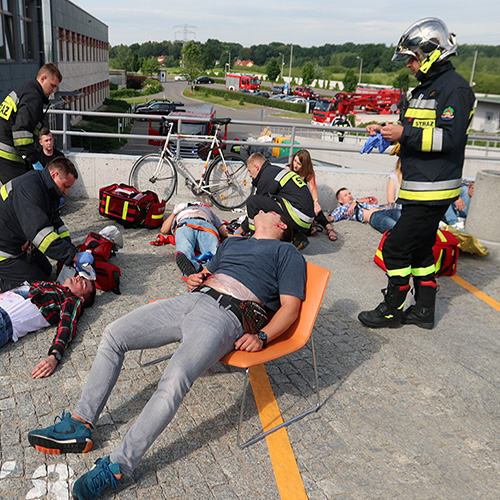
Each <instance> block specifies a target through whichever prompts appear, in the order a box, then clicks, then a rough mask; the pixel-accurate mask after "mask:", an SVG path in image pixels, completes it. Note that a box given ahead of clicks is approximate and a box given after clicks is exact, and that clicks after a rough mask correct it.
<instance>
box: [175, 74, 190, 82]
mask: <svg viewBox="0 0 500 500" xmlns="http://www.w3.org/2000/svg"><path fill="white" fill-rule="evenodd" d="M174 80H175V81H176V82H180V81H184V80H187V78H186V75H175V76H174Z"/></svg>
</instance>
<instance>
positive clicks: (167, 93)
mask: <svg viewBox="0 0 500 500" xmlns="http://www.w3.org/2000/svg"><path fill="white" fill-rule="evenodd" d="M186 86H187V82H183V81H180V82H179V81H167V83H164V84H163V88H164V90H163V92H159V93H158V94H154V95H152V96H150V98H151V99H154V98H168V99H172V100H173V101H180V102H183V103H184V104H185V105H186V106H201V105H202V104H203V102H202V101H199V100H197V99H193V98H191V97H186V96H184V95H183V93H182V92H183V91H184V89H185V88H186ZM214 86H215V87H220V88H222V87H223V86H222V85H217V84H215V85H214ZM214 106H215V110H216V116H217V118H227V117H229V118H232V119H233V120H248V121H261V122H262V128H259V127H258V126H255V127H251V128H250V127H248V126H246V125H230V126H229V136H228V138H229V139H230V140H232V139H234V138H235V137H238V138H239V139H242V138H246V137H248V135H249V134H251V135H254V136H258V135H259V133H260V131H261V129H263V128H264V126H265V125H268V124H271V123H280V122H281V123H282V122H287V123H290V125H292V124H294V123H303V124H304V123H305V124H309V123H310V120H309V119H296V118H283V117H277V116H274V115H277V114H280V113H283V111H282V110H279V109H274V108H266V107H264V106H262V107H256V108H247V109H233V108H229V107H227V106H222V105H219V104H215V105H214ZM148 123H149V120H146V121H140V120H136V121H135V123H134V126H133V129H132V132H131V133H132V134H136V135H143V134H147V133H148ZM157 150H158V147H157V146H150V145H148V144H147V141H145V140H144V139H129V140H128V142H127V144H126V145H125V146H123V148H121V149H120V150H119V151H118V152H119V153H122V154H133V155H140V154H145V153H149V152H155V151H157Z"/></svg>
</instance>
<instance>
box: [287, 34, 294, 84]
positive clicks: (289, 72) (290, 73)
mask: <svg viewBox="0 0 500 500" xmlns="http://www.w3.org/2000/svg"><path fill="white" fill-rule="evenodd" d="M292 58H293V43H291V44H290V67H289V68H288V89H287V91H288V90H290V89H291V88H292ZM286 93H288V92H286Z"/></svg>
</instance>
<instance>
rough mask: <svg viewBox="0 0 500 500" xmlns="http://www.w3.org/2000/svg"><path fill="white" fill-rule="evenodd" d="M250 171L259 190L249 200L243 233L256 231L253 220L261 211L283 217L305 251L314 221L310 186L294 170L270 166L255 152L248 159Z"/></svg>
mask: <svg viewBox="0 0 500 500" xmlns="http://www.w3.org/2000/svg"><path fill="white" fill-rule="evenodd" d="M247 167H248V172H249V173H250V177H252V179H253V180H252V184H253V185H254V186H255V188H256V192H255V195H253V196H250V198H248V200H247V213H248V217H247V218H246V219H245V220H244V221H243V224H242V225H241V230H242V231H243V232H245V233H247V232H248V231H249V230H250V231H253V230H254V229H255V228H254V225H253V218H254V216H255V215H257V214H258V213H259V211H260V210H262V211H264V212H276V213H279V214H282V215H284V216H285V217H286V218H287V219H288V220H289V222H290V224H291V226H292V228H293V230H294V240H293V243H294V245H295V246H296V247H297V248H298V249H299V250H303V249H304V248H305V247H306V246H307V245H308V243H309V240H308V239H307V235H309V234H310V232H311V225H312V223H313V221H314V217H315V214H314V201H313V199H312V195H311V192H310V191H309V188H308V187H307V183H306V182H305V181H304V180H303V179H302V177H300V175H298V174H297V173H295V172H293V171H292V170H288V169H287V168H281V167H277V166H275V165H271V164H270V163H269V161H268V160H267V159H266V157H265V156H264V155H263V154H262V153H253V154H252V155H250V157H249V158H248V160H247Z"/></svg>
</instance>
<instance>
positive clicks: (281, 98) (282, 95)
mask: <svg viewBox="0 0 500 500" xmlns="http://www.w3.org/2000/svg"><path fill="white" fill-rule="evenodd" d="M285 97H288V96H287V95H286V94H277V95H273V96H271V97H270V98H269V99H274V100H275V101H282V100H283V99H284V98H285Z"/></svg>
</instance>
